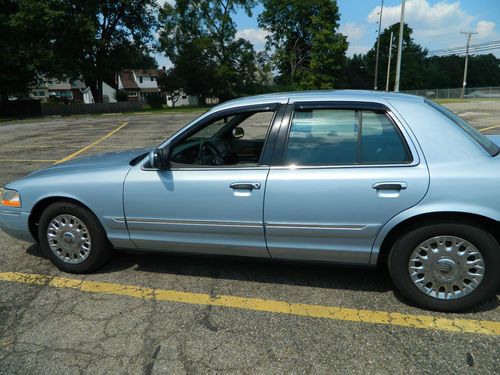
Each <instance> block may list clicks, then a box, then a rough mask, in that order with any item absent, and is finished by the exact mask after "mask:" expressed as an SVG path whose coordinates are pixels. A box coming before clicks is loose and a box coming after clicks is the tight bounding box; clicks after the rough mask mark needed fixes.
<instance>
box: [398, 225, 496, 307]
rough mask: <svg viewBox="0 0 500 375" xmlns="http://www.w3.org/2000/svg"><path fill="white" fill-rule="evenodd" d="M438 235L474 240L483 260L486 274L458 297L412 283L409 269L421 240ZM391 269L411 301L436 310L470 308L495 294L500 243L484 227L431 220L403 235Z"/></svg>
mask: <svg viewBox="0 0 500 375" xmlns="http://www.w3.org/2000/svg"><path fill="white" fill-rule="evenodd" d="M437 236H456V237H460V238H462V239H464V240H466V241H468V242H469V243H471V244H473V245H474V246H475V247H476V248H477V249H478V250H479V252H480V253H481V255H482V257H483V260H484V266H485V270H484V276H483V279H482V281H481V282H480V284H479V285H478V286H477V287H476V289H475V290H473V291H472V292H470V293H469V294H467V295H465V296H463V297H460V298H456V299H448V300H444V299H438V298H434V297H432V296H429V295H427V294H425V293H424V292H423V291H421V290H419V289H418V288H417V286H416V285H415V284H414V283H413V281H412V280H411V277H410V272H409V270H408V263H409V260H410V256H411V254H412V252H413V250H414V249H416V247H417V246H419V245H420V244H421V243H422V242H424V241H426V240H428V239H430V238H433V237H437ZM388 266H389V272H390V274H391V277H392V280H393V282H394V286H395V287H396V289H397V290H398V291H399V292H400V293H401V295H402V296H403V297H404V298H406V299H407V300H408V301H410V302H411V303H413V304H415V305H418V306H421V307H424V308H427V309H430V310H435V311H443V312H459V311H464V310H470V309H472V308H474V307H477V306H479V305H480V304H481V303H482V302H484V301H486V300H488V299H489V298H491V297H493V296H494V295H495V293H496V291H497V290H498V287H499V285H500V246H499V244H498V242H497V241H496V240H495V238H494V237H493V236H492V235H491V234H490V233H489V232H488V231H487V230H485V229H484V228H482V227H479V226H475V225H472V224H467V223H462V222H453V221H447V222H439V223H429V224H427V225H425V226H421V227H419V228H416V229H413V230H411V231H409V232H407V233H405V234H404V235H402V236H401V237H400V238H399V239H398V240H397V241H396V243H395V244H394V246H393V248H392V250H391V252H390V254H389V261H388Z"/></svg>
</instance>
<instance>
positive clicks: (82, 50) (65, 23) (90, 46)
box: [0, 0, 157, 102]
mask: <svg viewBox="0 0 500 375" xmlns="http://www.w3.org/2000/svg"><path fill="white" fill-rule="evenodd" d="M0 7H1V9H2V12H1V13H0V35H2V37H1V38H0V95H1V96H2V97H3V98H5V97H7V96H8V95H12V94H17V93H18V92H27V91H28V87H29V86H30V85H33V84H34V83H36V81H37V79H39V78H41V77H42V76H48V77H54V78H63V77H70V78H79V77H82V76H83V79H84V80H85V82H86V83H87V84H88V85H89V86H90V87H91V88H92V93H93V95H94V98H95V99H96V101H97V102H99V101H101V100H102V82H103V81H104V80H108V81H111V82H112V81H113V77H114V74H115V73H116V72H117V71H120V70H121V69H122V68H130V67H132V68H134V67H141V68H150V67H153V66H155V65H156V64H155V62H154V60H152V59H151V57H149V56H148V52H149V48H148V47H147V45H148V43H149V42H151V40H152V29H153V28H154V26H155V22H156V10H157V8H156V0H127V1H87V0H45V1H39V0H22V1H15V0H0Z"/></svg>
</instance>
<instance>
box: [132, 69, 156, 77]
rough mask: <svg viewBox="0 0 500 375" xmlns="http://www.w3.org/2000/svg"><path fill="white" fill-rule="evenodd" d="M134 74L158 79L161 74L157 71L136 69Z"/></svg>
mask: <svg viewBox="0 0 500 375" xmlns="http://www.w3.org/2000/svg"><path fill="white" fill-rule="evenodd" d="M134 72H135V74H136V75H138V76H148V77H149V76H152V77H158V75H159V73H158V70H156V69H134Z"/></svg>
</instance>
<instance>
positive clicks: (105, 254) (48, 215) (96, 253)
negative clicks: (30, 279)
mask: <svg viewBox="0 0 500 375" xmlns="http://www.w3.org/2000/svg"><path fill="white" fill-rule="evenodd" d="M59 215H72V216H74V217H76V218H77V219H78V220H80V221H81V222H82V223H83V224H84V225H85V226H86V227H87V229H88V232H89V234H90V238H91V249H90V252H89V254H88V256H87V258H86V259H85V260H84V261H83V262H81V263H78V264H71V263H67V262H65V261H63V260H62V259H61V258H59V257H58V256H57V255H56V254H55V253H54V252H53V251H52V249H51V248H50V245H49V241H48V239H47V229H48V226H49V224H50V222H51V221H52V220H53V219H54V218H56V217H57V216H59ZM38 238H39V241H40V247H41V249H42V251H43V253H44V254H45V255H46V256H47V258H48V259H49V260H50V261H51V262H52V263H53V264H54V265H55V266H56V267H57V268H59V269H60V270H61V271H64V272H68V273H89V272H92V271H95V270H97V269H99V268H100V267H101V266H103V265H104V264H105V263H106V262H107V261H108V260H109V259H110V258H111V255H112V253H113V248H112V245H111V243H110V242H109V240H108V237H107V235H106V232H105V231H104V228H103V227H102V225H101V223H100V222H99V220H98V219H97V218H96V217H95V215H94V214H93V213H92V212H90V211H89V210H87V209H86V208H83V207H81V206H79V205H77V204H74V203H70V202H56V203H53V204H51V205H50V206H48V207H47V208H46V209H45V210H44V211H43V212H42V215H41V217H40V221H39V225H38Z"/></svg>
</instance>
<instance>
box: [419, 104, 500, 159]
mask: <svg viewBox="0 0 500 375" xmlns="http://www.w3.org/2000/svg"><path fill="white" fill-rule="evenodd" d="M425 102H426V103H427V104H429V105H430V106H431V107H433V108H435V109H437V110H438V111H439V112H441V113H442V114H443V115H445V116H446V117H448V118H449V119H450V120H452V121H453V123H455V124H456V125H457V126H458V127H460V128H461V129H462V130H463V131H464V132H465V133H466V134H467V135H468V136H469V137H471V138H472V139H473V140H474V141H475V142H476V143H477V144H479V146H481V147H482V148H484V149H485V151H486V152H487V153H489V154H490V155H491V156H497V155H498V154H499V153H500V148H498V146H497V145H496V144H495V143H493V141H491V140H490V139H489V138H488V137H487V136H485V135H484V134H483V133H481V132H480V131H479V130H477V129H476V128H475V127H473V126H472V125H471V124H469V123H468V122H467V121H465V120H464V119H462V118H460V117H459V116H457V115H456V114H454V113H453V112H451V111H450V110H448V109H446V108H445V107H443V106H441V105H439V104H436V103H434V102H433V101H432V100H428V99H425Z"/></svg>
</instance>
